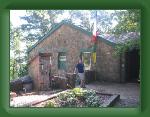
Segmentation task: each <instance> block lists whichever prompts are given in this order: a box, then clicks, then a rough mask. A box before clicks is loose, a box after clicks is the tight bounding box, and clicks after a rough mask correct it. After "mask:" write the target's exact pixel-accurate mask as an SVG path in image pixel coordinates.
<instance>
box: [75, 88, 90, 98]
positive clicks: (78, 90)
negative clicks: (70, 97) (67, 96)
mask: <svg viewBox="0 0 150 117" xmlns="http://www.w3.org/2000/svg"><path fill="white" fill-rule="evenodd" d="M72 91H73V93H74V94H75V96H77V97H83V96H84V95H85V94H86V93H87V90H83V89H82V88H74V89H73V90H72Z"/></svg>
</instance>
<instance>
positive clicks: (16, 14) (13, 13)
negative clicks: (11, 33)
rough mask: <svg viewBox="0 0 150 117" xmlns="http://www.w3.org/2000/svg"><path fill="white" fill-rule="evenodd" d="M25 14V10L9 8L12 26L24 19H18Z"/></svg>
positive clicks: (16, 25)
mask: <svg viewBox="0 0 150 117" xmlns="http://www.w3.org/2000/svg"><path fill="white" fill-rule="evenodd" d="M25 15H26V10H10V21H11V22H12V24H13V26H14V27H18V26H19V25H21V24H22V23H23V22H24V21H23V20H21V19H20V17H21V16H25Z"/></svg>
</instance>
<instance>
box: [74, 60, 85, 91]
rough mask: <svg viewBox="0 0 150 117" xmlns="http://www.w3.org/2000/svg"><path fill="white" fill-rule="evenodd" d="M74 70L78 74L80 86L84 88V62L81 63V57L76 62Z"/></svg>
mask: <svg viewBox="0 0 150 117" xmlns="http://www.w3.org/2000/svg"><path fill="white" fill-rule="evenodd" d="M76 72H77V73H78V76H79V78H80V80H81V83H80V87H81V88H85V78H84V64H83V63H82V60H81V59H80V60H79V62H78V64H77V65H76V67H75V71H74V73H76Z"/></svg>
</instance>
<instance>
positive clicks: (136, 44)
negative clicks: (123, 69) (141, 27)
mask: <svg viewBox="0 0 150 117" xmlns="http://www.w3.org/2000/svg"><path fill="white" fill-rule="evenodd" d="M132 49H140V39H137V40H130V41H127V42H126V43H124V44H118V45H116V46H115V51H114V53H113V55H114V56H119V55H121V54H122V53H124V52H127V51H128V50H132Z"/></svg>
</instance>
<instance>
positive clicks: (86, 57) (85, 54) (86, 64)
mask: <svg viewBox="0 0 150 117" xmlns="http://www.w3.org/2000/svg"><path fill="white" fill-rule="evenodd" d="M82 59H83V62H84V67H85V70H90V69H91V52H83V53H82Z"/></svg>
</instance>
